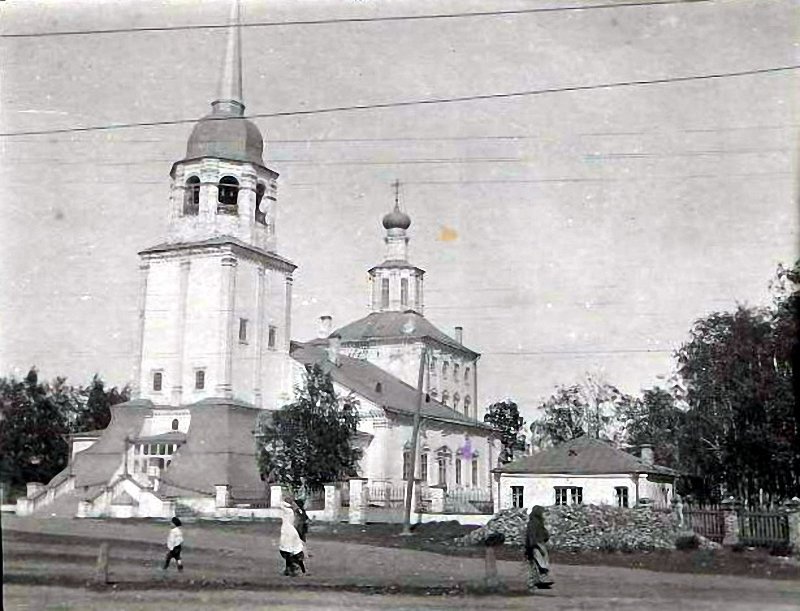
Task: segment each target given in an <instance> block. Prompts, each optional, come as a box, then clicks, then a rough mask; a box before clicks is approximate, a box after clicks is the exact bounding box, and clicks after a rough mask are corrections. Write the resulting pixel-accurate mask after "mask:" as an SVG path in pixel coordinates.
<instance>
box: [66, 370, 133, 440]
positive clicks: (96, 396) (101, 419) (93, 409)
mask: <svg viewBox="0 0 800 611" xmlns="http://www.w3.org/2000/svg"><path fill="white" fill-rule="evenodd" d="M81 395H82V397H83V398H84V401H82V403H81V405H80V406H79V408H78V410H77V412H76V418H75V421H74V424H73V425H72V430H73V431H76V432H78V431H93V430H102V429H105V428H106V427H107V426H108V424H109V422H111V406H112V405H116V404H117V403H124V402H125V401H127V400H128V399H129V398H130V389H129V388H128V387H127V386H125V387H124V388H123V389H122V390H121V391H118V390H117V388H116V386H115V387H113V388H109V389H106V388H105V382H103V380H102V379H101V378H100V376H99V375H98V374H94V377H93V378H92V382H91V384H90V385H89V387H88V388H84V389H82V391H81Z"/></svg>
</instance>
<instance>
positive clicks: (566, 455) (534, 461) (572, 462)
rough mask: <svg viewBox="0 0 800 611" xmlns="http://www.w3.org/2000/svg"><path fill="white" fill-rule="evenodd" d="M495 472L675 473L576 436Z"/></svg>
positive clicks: (603, 444)
mask: <svg viewBox="0 0 800 611" xmlns="http://www.w3.org/2000/svg"><path fill="white" fill-rule="evenodd" d="M494 471H495V472H496V473H530V474H533V475H543V474H556V473H557V474H565V475H602V474H605V473H654V474H659V475H670V476H675V475H677V473H676V472H675V471H673V470H672V469H669V468H667V467H662V466H660V465H652V464H648V463H645V462H642V461H641V460H639V459H638V458H636V457H635V456H633V455H632V454H628V453H627V452H623V451H622V450H618V449H617V448H615V447H614V446H612V445H611V444H610V443H608V442H607V441H603V440H601V439H594V438H591V437H586V436H583V437H578V438H577V439H572V440H571V441H567V442H565V443H561V444H559V445H557V446H554V447H552V448H550V449H547V450H542V451H541V452H537V453H536V454H532V455H530V456H522V457H520V458H518V459H516V460H514V461H512V462H510V463H508V464H507V465H503V466H502V467H498V468H497V469H494Z"/></svg>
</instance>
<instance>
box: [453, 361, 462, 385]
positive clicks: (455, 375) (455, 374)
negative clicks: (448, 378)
mask: <svg viewBox="0 0 800 611" xmlns="http://www.w3.org/2000/svg"><path fill="white" fill-rule="evenodd" d="M460 370H461V367H460V366H459V364H458V363H454V364H453V379H454V380H455V381H456V382H458V373H459V371H460Z"/></svg>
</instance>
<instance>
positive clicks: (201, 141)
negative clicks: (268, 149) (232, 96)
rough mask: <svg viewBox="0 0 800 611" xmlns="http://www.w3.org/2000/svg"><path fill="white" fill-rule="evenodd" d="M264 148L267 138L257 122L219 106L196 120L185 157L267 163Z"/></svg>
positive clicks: (258, 163)
mask: <svg viewBox="0 0 800 611" xmlns="http://www.w3.org/2000/svg"><path fill="white" fill-rule="evenodd" d="M263 151H264V139H263V138H262V136H261V132H260V131H259V129H258V126H256V124H255V123H253V122H252V121H250V120H249V119H245V118H244V117H242V116H236V115H235V114H230V113H226V112H223V111H218V110H216V109H215V110H214V111H213V112H212V113H210V114H209V115H206V116H205V117H203V118H202V119H200V120H199V121H198V122H197V123H195V126H194V129H192V134H191V136H189V141H188V143H187V145H186V158H185V159H199V158H202V157H214V158H217V159H228V160H231V161H245V162H249V163H254V164H256V165H259V166H263V165H264V160H263V159H262V158H261V156H262V154H263Z"/></svg>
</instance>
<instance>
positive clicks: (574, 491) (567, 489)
mask: <svg viewBox="0 0 800 611" xmlns="http://www.w3.org/2000/svg"><path fill="white" fill-rule="evenodd" d="M554 490H555V493H556V505H582V504H583V488H579V487H576V486H555V488H554Z"/></svg>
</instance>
